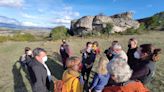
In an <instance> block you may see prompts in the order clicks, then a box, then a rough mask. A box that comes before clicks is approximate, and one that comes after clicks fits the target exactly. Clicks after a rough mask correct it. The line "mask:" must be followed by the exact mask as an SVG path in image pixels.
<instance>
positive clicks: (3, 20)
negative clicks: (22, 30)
mask: <svg viewBox="0 0 164 92" xmlns="http://www.w3.org/2000/svg"><path fill="white" fill-rule="evenodd" d="M0 23H7V24H15V25H19V24H21V23H20V22H19V21H17V20H16V19H13V18H8V17H5V16H0Z"/></svg>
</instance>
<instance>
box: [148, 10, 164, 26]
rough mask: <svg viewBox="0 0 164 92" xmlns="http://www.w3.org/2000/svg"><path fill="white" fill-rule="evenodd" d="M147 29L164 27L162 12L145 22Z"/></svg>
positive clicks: (163, 14) (163, 13)
mask: <svg viewBox="0 0 164 92" xmlns="http://www.w3.org/2000/svg"><path fill="white" fill-rule="evenodd" d="M146 25H147V28H148V29H156V28H158V27H162V26H164V12H161V13H158V14H156V15H154V16H152V17H150V19H149V20H148V21H147V22H146Z"/></svg>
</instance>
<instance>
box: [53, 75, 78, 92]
mask: <svg viewBox="0 0 164 92" xmlns="http://www.w3.org/2000/svg"><path fill="white" fill-rule="evenodd" d="M71 78H72V77H71ZM71 78H69V79H71ZM69 79H67V80H66V81H68V80H69ZM75 79H76V77H75V78H74V79H73V81H72V85H73V82H74V80H75ZM72 89H73V88H71V92H73V91H72ZM54 92H67V87H66V85H65V82H64V81H63V80H55V81H54Z"/></svg>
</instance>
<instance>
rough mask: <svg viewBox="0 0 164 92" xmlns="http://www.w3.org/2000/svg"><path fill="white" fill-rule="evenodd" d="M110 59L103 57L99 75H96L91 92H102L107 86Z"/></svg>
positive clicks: (99, 65) (99, 64)
mask: <svg viewBox="0 0 164 92" xmlns="http://www.w3.org/2000/svg"><path fill="white" fill-rule="evenodd" d="M108 62H109V61H108V59H107V58H105V57H101V58H100V60H99V63H98V67H97V73H96V74H95V75H94V78H93V81H92V84H91V86H90V89H89V92H102V90H103V89H104V87H105V86H106V85H107V83H108V80H109V78H110V75H109V73H108V71H107V68H106V67H107V64H108Z"/></svg>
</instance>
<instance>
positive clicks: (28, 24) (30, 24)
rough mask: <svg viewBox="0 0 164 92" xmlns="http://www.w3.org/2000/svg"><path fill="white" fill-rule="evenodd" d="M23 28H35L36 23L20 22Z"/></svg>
mask: <svg viewBox="0 0 164 92" xmlns="http://www.w3.org/2000/svg"><path fill="white" fill-rule="evenodd" d="M21 25H23V26H34V27H37V26H38V24H37V23H33V22H30V21H25V22H22V24H21Z"/></svg>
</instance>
